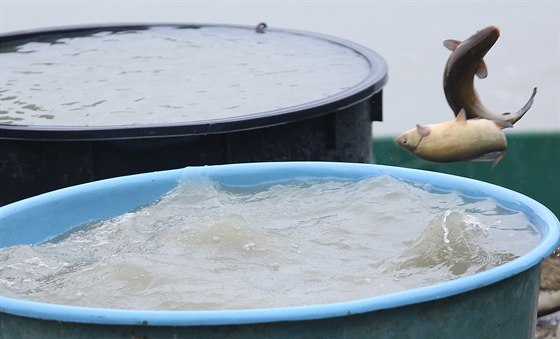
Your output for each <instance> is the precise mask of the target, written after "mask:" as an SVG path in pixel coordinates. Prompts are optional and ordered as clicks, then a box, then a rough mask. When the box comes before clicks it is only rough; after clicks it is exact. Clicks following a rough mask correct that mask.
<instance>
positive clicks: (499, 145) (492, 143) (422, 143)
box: [396, 110, 512, 167]
mask: <svg viewBox="0 0 560 339" xmlns="http://www.w3.org/2000/svg"><path fill="white" fill-rule="evenodd" d="M511 126H512V124H511V123H510V122H508V121H493V120H488V119H469V120H467V119H466V112H465V110H461V111H460V113H459V114H458V115H457V117H456V118H455V119H454V120H451V121H444V122H441V123H438V124H431V125H416V128H412V129H410V130H408V131H405V132H403V133H401V134H400V135H399V136H398V137H397V139H396V141H397V144H398V145H399V146H401V147H402V148H404V149H406V150H408V151H410V152H411V153H413V154H415V155H416V156H418V157H419V158H422V159H424V160H428V161H434V162H456V161H491V162H492V166H493V167H494V166H496V165H497V164H498V163H499V162H500V160H501V159H502V158H503V157H504V155H505V152H506V149H507V140H506V137H505V135H504V133H503V131H502V129H503V128H506V127H511Z"/></svg>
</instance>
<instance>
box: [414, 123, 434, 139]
mask: <svg viewBox="0 0 560 339" xmlns="http://www.w3.org/2000/svg"><path fill="white" fill-rule="evenodd" d="M416 130H417V131H418V134H420V136H421V137H422V138H423V137H427V136H428V135H429V134H430V132H431V131H432V130H431V128H430V127H429V126H421V125H416Z"/></svg>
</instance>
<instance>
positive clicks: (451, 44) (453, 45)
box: [443, 39, 462, 52]
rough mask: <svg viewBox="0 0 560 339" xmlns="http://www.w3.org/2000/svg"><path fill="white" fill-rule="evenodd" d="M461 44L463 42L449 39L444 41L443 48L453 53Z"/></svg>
mask: <svg viewBox="0 0 560 339" xmlns="http://www.w3.org/2000/svg"><path fill="white" fill-rule="evenodd" d="M461 42H462V41H459V40H452V39H447V40H444V41H443V46H445V48H447V49H448V50H450V51H452V52H453V51H454V50H455V49H456V48H457V46H459V45H460V44H461Z"/></svg>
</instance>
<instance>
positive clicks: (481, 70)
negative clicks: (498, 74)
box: [476, 59, 488, 79]
mask: <svg viewBox="0 0 560 339" xmlns="http://www.w3.org/2000/svg"><path fill="white" fill-rule="evenodd" d="M476 76H477V77H478V78H479V79H486V77H487V76H488V68H486V63H485V62H484V60H483V59H480V63H479V64H478V68H477V69H476Z"/></svg>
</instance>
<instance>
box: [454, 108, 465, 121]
mask: <svg viewBox="0 0 560 339" xmlns="http://www.w3.org/2000/svg"><path fill="white" fill-rule="evenodd" d="M455 122H459V123H462V124H464V123H466V122H467V112H466V111H465V109H464V108H461V110H460V111H459V113H457V117H456V118H455Z"/></svg>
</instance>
